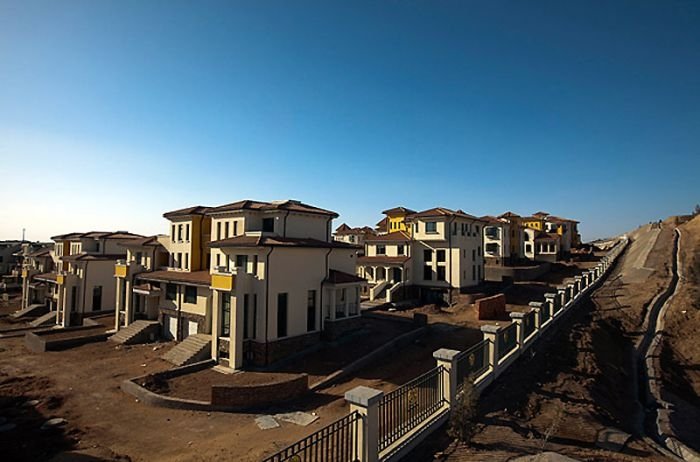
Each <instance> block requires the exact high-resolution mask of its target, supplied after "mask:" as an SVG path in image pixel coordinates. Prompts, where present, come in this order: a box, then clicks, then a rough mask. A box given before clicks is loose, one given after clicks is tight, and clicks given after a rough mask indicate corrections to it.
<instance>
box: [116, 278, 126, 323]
mask: <svg viewBox="0 0 700 462" xmlns="http://www.w3.org/2000/svg"><path fill="white" fill-rule="evenodd" d="M116 279H117V297H116V303H115V306H116V308H115V309H114V311H115V312H114V330H119V329H120V328H121V322H120V321H121V315H120V311H121V307H122V303H123V302H124V300H122V284H124V280H123V279H122V278H116Z"/></svg>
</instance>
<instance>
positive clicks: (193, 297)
mask: <svg viewBox="0 0 700 462" xmlns="http://www.w3.org/2000/svg"><path fill="white" fill-rule="evenodd" d="M185 303H197V288H196V287H192V286H186V287H185Z"/></svg>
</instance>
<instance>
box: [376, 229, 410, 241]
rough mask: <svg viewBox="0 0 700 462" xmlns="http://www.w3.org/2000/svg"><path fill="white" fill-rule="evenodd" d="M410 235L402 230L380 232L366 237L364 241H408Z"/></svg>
mask: <svg viewBox="0 0 700 462" xmlns="http://www.w3.org/2000/svg"><path fill="white" fill-rule="evenodd" d="M410 240H411V237H410V236H409V235H408V234H406V233H405V232H403V231H394V232H393V233H389V234H380V235H378V236H373V237H368V238H366V239H365V242H408V241H410Z"/></svg>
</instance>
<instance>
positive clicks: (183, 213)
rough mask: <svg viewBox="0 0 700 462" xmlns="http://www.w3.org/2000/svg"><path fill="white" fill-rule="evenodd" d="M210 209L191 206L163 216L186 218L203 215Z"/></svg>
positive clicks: (201, 206)
mask: <svg viewBox="0 0 700 462" xmlns="http://www.w3.org/2000/svg"><path fill="white" fill-rule="evenodd" d="M209 209H211V207H207V206H204V205H193V206H191V207H185V208H184V209H177V210H172V211H170V212H165V213H164V214H163V217H164V218H178V217H188V216H190V215H204V214H205V213H206V212H207V211H209Z"/></svg>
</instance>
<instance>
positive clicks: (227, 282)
mask: <svg viewBox="0 0 700 462" xmlns="http://www.w3.org/2000/svg"><path fill="white" fill-rule="evenodd" d="M235 280H236V277H235V276H234V275H233V274H212V275H211V288H212V289H217V290H225V291H231V290H233V285H234V282H235Z"/></svg>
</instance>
